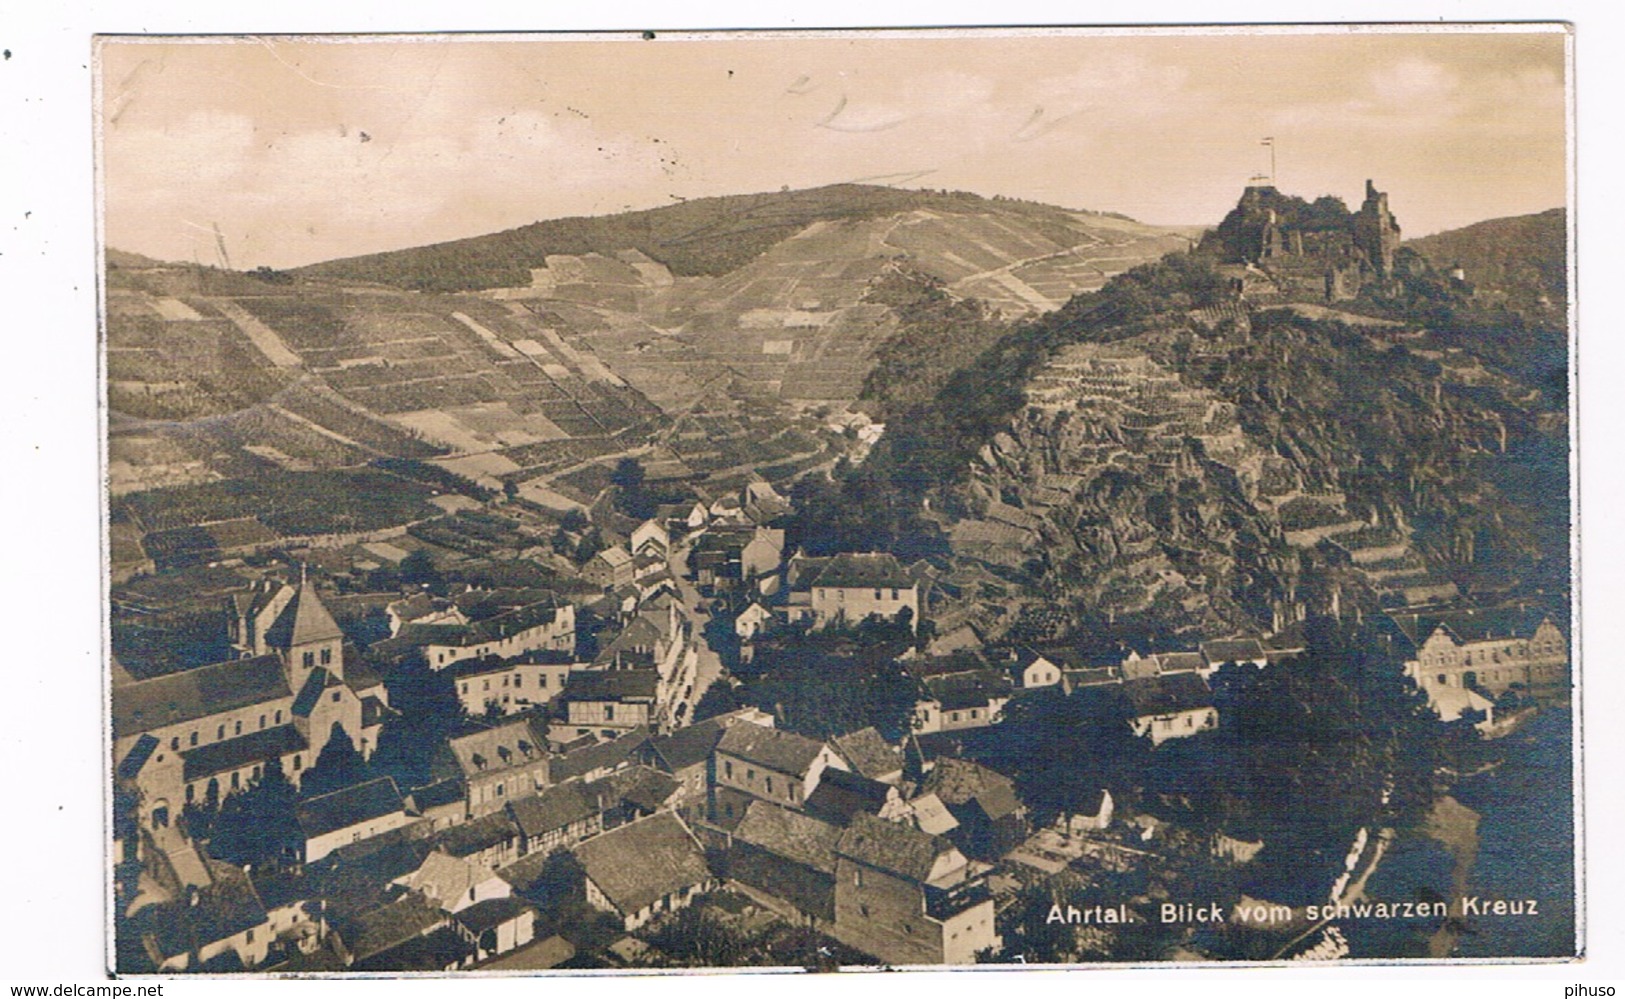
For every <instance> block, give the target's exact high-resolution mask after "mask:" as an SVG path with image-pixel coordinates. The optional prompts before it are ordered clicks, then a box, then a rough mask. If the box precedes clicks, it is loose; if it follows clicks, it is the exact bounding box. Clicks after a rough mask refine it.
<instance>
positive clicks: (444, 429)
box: [391, 409, 492, 452]
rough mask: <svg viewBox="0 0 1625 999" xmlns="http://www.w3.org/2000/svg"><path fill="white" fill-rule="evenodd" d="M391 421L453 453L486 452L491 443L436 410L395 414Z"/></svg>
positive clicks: (449, 415)
mask: <svg viewBox="0 0 1625 999" xmlns="http://www.w3.org/2000/svg"><path fill="white" fill-rule="evenodd" d="M391 419H393V420H394V421H395V422H396V423H399V424H400V425H401V426H403V427H406V428H408V429H410V430H413V431H416V432H417V433H419V434H421V435H422V436H423V437H425V438H427V439H428V440H431V441H433V442H434V443H436V444H439V445H441V446H442V447H447V448H450V449H451V450H453V451H464V452H470V451H487V450H490V448H491V446H492V442H491V441H489V440H486V439H485V438H483V437H481V436H480V435H479V434H477V433H475V432H474V431H473V430H471V429H470V428H468V427H466V426H464V425H463V424H462V423H460V422H458V420H457V419H456V418H455V417H453V416H452V415H451V414H449V413H447V412H444V411H443V410H438V409H426V410H418V411H417V412H411V413H396V414H394V415H393V416H392V417H391Z"/></svg>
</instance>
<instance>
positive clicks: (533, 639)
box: [400, 580, 630, 670]
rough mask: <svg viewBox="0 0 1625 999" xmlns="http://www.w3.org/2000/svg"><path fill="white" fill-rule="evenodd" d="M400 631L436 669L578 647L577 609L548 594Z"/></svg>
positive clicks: (430, 666)
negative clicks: (477, 616)
mask: <svg viewBox="0 0 1625 999" xmlns="http://www.w3.org/2000/svg"><path fill="white" fill-rule="evenodd" d="M629 581H630V580H629ZM400 637H402V638H404V639H406V640H407V641H409V642H412V643H415V644H419V645H421V646H422V648H423V655H424V658H425V659H427V660H428V663H429V668H431V669H436V670H441V669H445V668H446V667H447V666H450V665H451V664H453V663H455V662H460V661H461V660H464V659H483V658H485V657H486V656H496V657H498V658H499V659H513V658H515V657H517V656H522V655H524V654H525V653H527V652H544V651H547V652H563V653H571V652H574V651H575V647H576V609H575V607H574V606H573V605H571V604H568V603H557V602H555V601H553V600H546V601H542V602H540V603H534V604H530V605H528V606H525V607H520V608H517V609H514V610H510V611H506V612H504V613H501V614H497V615H495V616H493V617H488V618H484V619H481V620H478V621H474V622H472V623H470V624H466V625H449V624H442V625H432V626H427V627H425V626H423V625H412V626H409V627H407V628H405V629H403V630H402V632H401V636H400Z"/></svg>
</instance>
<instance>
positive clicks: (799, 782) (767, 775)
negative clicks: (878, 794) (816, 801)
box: [713, 725, 850, 824]
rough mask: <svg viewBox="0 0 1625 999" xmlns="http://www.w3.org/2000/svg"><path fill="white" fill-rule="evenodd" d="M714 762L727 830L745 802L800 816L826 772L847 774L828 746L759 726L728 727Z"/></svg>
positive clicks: (846, 767) (715, 779)
mask: <svg viewBox="0 0 1625 999" xmlns="http://www.w3.org/2000/svg"><path fill="white" fill-rule="evenodd" d="M713 756H714V759H715V764H714V766H715V769H714V774H715V777H714V783H715V788H716V793H717V803H718V808H719V809H721V810H722V812H723V815H722V816H721V819H722V821H724V823H726V824H731V823H729V822H728V820H729V819H732V820H733V821H737V820H738V819H740V818H743V817H744V813H745V806H746V805H748V804H749V800H748V799H749V798H759V799H761V800H763V801H770V802H772V803H773V804H775V805H783V806H784V807H786V808H793V809H796V810H798V811H799V810H801V809H802V808H804V807H805V806H806V802H807V799H808V798H809V797H810V796H811V795H812V793H813V791H814V789H816V788H817V787H818V782H819V780H820V779H821V778H822V776H823V774H824V771H825V770H826V769H828V768H831V767H833V768H834V769H837V770H847V769H850V768H849V767H848V766H847V763H846V761H845V760H843V759H841V757H840V754H838V753H836V752H835V750H834V749H833V748H831V747H830V746H829V745H828V744H827V743H823V742H819V741H818V740H816V739H809V738H807V737H806V736H803V735H797V734H795V733H794V732H784V731H780V730H779V729H776V728H766V727H764V726H761V725H731V726H729V727H728V729H727V730H726V731H724V732H723V733H722V738H721V739H720V740H718V742H717V748H716V750H715V752H714V754H713ZM728 792H732V793H731V794H730V793H728ZM741 796H744V797H741ZM730 811H731V812H732V813H733V814H730Z"/></svg>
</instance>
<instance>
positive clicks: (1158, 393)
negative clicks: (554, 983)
mask: <svg viewBox="0 0 1625 999" xmlns="http://www.w3.org/2000/svg"><path fill="white" fill-rule="evenodd" d="M1571 44H1572V33H1571V31H1570V30H1569V29H1568V28H1567V27H1566V26H1562V25H1540V24H1519V25H1495V24H1476V25H1442V26H1441V25H1430V26H1414V27H1407V26H1395V25H1387V26H1381V27H1376V26H1339V27H1321V28H1314V29H1308V28H1283V27H1256V28H1238V27H1225V28H1211V27H1210V28H1186V29H1176V28H1162V29H1134V30H1126V29H1118V30H1104V29H1101V30H1092V29H1044V30H973V31H963V30H956V31H947V30H917V31H851V32H841V31H821V32H793V31H783V32H756V33H750V32H734V33H729V32H722V33H711V34H682V33H678V34H660V33H642V34H619V35H590V34H589V35H562V34H554V35H454V36H349V37H345V36H326V37H293V36H287V37H224V36H214V37H179V36H177V37H120V36H108V37H103V38H101V39H99V40H98V43H97V48H96V58H97V63H96V67H95V69H96V74H97V112H96V114H97V128H98V170H99V187H100V199H101V200H100V204H101V225H102V232H101V235H102V252H103V260H102V264H103V287H102V295H103V311H102V314H103V322H102V342H103V346H104V364H105V373H104V386H103V387H104V392H105V394H104V404H105V426H106V457H105V468H106V485H107V492H106V539H107V549H106V551H107V566H108V574H109V583H108V586H109V589H108V600H109V605H108V611H107V621H108V627H109V629H110V635H109V647H110V649H111V657H110V662H109V663H108V692H109V700H108V706H107V710H108V716H107V720H108V728H107V733H108V735H107V747H106V748H107V766H108V772H107V777H106V781H107V783H106V785H105V789H106V792H107V801H108V802H109V807H110V811H111V814H110V822H109V829H110V833H111V836H110V842H109V844H108V856H107V871H108V878H109V882H110V889H109V895H108V897H109V899H110V904H111V906H112V911H111V912H110V913H109V914H108V925H109V927H110V932H109V964H110V967H112V968H113V969H114V970H115V971H116V972H117V973H120V974H143V973H165V974H167V973H175V972H206V973H207V972H215V973H223V972H244V973H262V974H295V973H305V974H330V975H343V974H348V973H386V974H387V973H408V972H437V973H445V972H475V973H478V972H490V971H500V972H513V971H526V972H535V973H542V972H554V973H567V972H571V971H574V970H578V969H620V970H638V971H645V970H650V969H656V970H658V969H718V970H722V969H742V968H805V969H809V970H830V969H835V968H881V967H890V968H924V967H937V966H967V965H976V964H990V963H992V964H1005V965H1010V966H1022V965H1025V966H1055V965H1111V964H1119V965H1121V964H1135V965H1161V964H1186V963H1195V962H1231V963H1271V962H1328V961H1342V962H1351V963H1358V962H1370V961H1381V962H1394V961H1416V962H1429V961H1434V962H1437V961H1450V960H1459V961H1479V960H1496V959H1499V960H1506V959H1512V960H1521V961H1534V960H1572V959H1574V958H1575V957H1576V956H1577V955H1579V954H1580V953H1582V952H1583V948H1584V933H1583V916H1582V913H1583V909H1582V906H1581V904H1580V902H1581V898H1582V893H1581V892H1580V891H1579V887H1578V886H1579V885H1580V883H1581V877H1580V873H1581V869H1582V868H1581V864H1580V857H1579V855H1578V850H1577V843H1578V842H1579V840H1578V838H1577V831H1576V818H1575V817H1576V815H1577V814H1578V809H1577V804H1578V802H1577V797H1576V796H1577V786H1578V784H1577V781H1576V780H1575V779H1574V775H1575V773H1576V765H1575V761H1576V758H1577V755H1578V752H1579V748H1580V747H1579V745H1578V742H1577V740H1576V738H1575V732H1576V728H1575V724H1574V720H1573V719H1574V711H1575V708H1576V705H1577V696H1576V695H1577V691H1578V689H1579V687H1578V685H1577V682H1576V681H1577V676H1578V669H1577V667H1578V656H1577V650H1576V648H1575V645H1574V635H1575V628H1574V614H1573V612H1572V607H1573V594H1574V583H1573V578H1572V571H1573V564H1572V559H1571V545H1572V539H1573V538H1574V536H1575V533H1574V530H1575V525H1574V518H1573V505H1572V503H1571V500H1570V497H1571V441H1572V430H1573V428H1572V420H1571V404H1570V384H1571V373H1572V363H1571V345H1572V343H1573V342H1574V340H1573V336H1572V317H1571V313H1570V305H1571V301H1572V294H1571V281H1570V275H1571V273H1572V266H1573V261H1572V254H1571V252H1570V247H1571V243H1572V241H1571V238H1570V233H1571V230H1572V226H1573V224H1574V221H1573V219H1572V218H1571V215H1570V211H1569V208H1570V205H1571V201H1572V197H1571V175H1572V167H1571V155H1570V154H1571V149H1572V140H1571V135H1570V120H1571V116H1570V111H1569V109H1570V106H1571V103H1572V82H1571V76H1570V65H1571V59H1570V49H1571ZM8 55H9V53H8Z"/></svg>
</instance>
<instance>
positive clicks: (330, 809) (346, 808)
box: [295, 777, 406, 839]
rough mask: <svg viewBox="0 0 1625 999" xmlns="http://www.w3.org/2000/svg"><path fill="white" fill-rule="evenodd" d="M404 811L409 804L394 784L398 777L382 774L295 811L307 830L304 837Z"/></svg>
mask: <svg viewBox="0 0 1625 999" xmlns="http://www.w3.org/2000/svg"><path fill="white" fill-rule="evenodd" d="M405 810H406V803H405V802H403V801H402V800H401V792H400V790H399V789H398V788H396V786H395V779H394V778H393V777H379V778H378V779H377V780H369V781H367V782H366V783H365V784H356V785H353V786H351V787H346V788H341V789H339V790H337V791H333V792H331V793H329V794H323V795H318V796H317V797H314V798H310V799H307V800H305V801H302V802H300V803H299V807H298V808H297V809H296V810H295V814H296V815H297V816H298V819H299V827H300V828H301V829H303V830H304V831H305V838H307V839H314V838H315V837H317V836H322V835H325V834H327V833H330V832H334V831H337V830H339V829H345V828H348V827H349V826H353V825H356V824H358V823H361V822H366V821H367V820H369V819H376V818H378V817H380V816H383V815H389V814H391V813H393V812H404V811H405Z"/></svg>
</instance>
